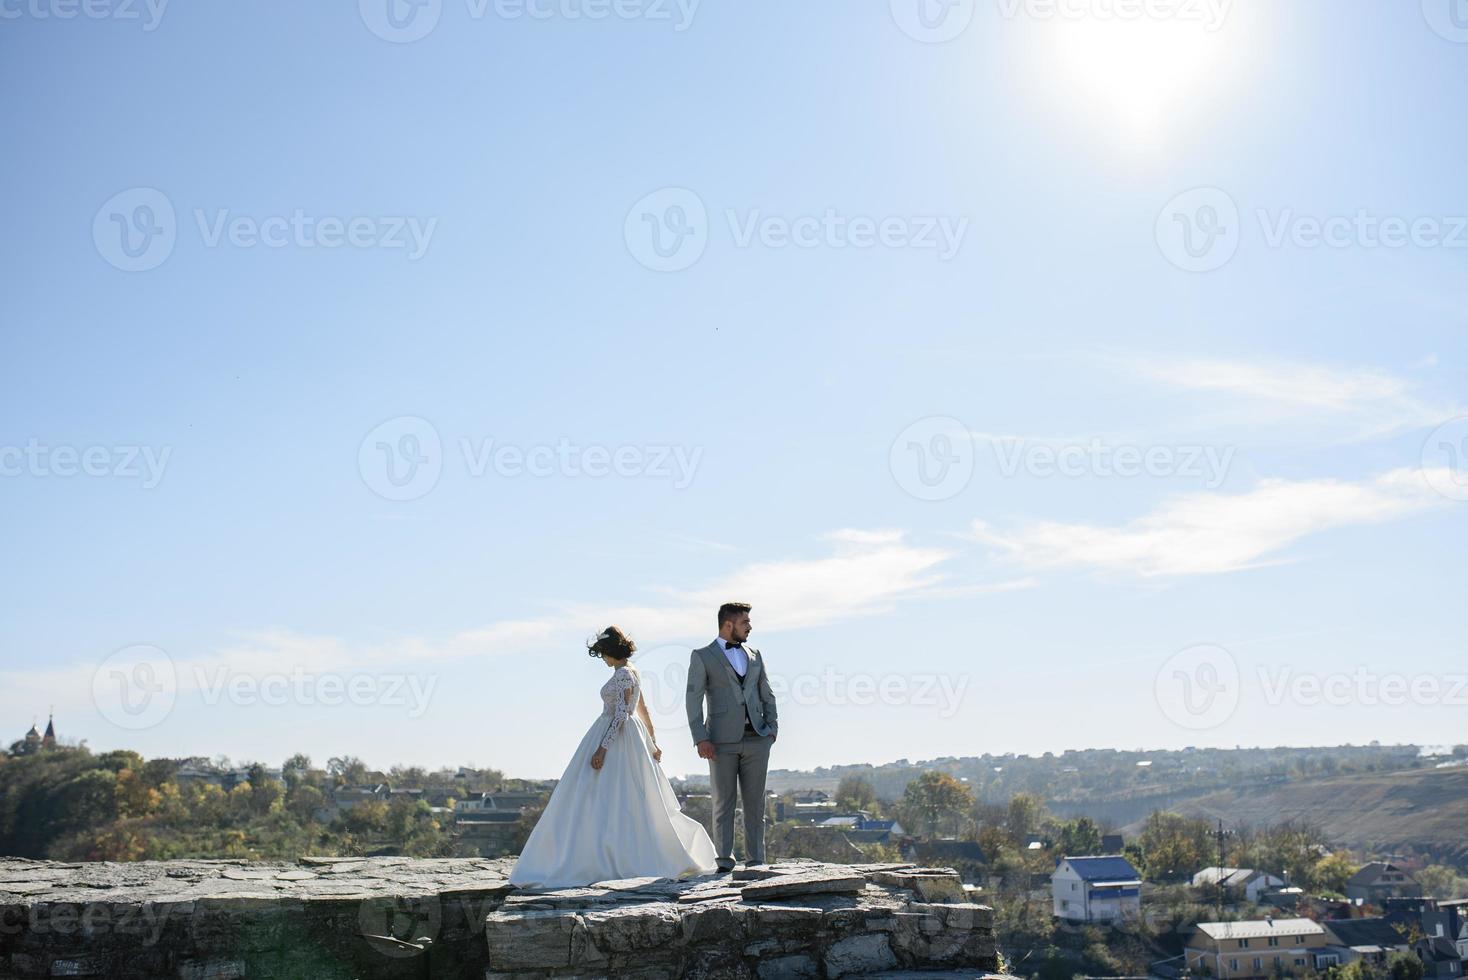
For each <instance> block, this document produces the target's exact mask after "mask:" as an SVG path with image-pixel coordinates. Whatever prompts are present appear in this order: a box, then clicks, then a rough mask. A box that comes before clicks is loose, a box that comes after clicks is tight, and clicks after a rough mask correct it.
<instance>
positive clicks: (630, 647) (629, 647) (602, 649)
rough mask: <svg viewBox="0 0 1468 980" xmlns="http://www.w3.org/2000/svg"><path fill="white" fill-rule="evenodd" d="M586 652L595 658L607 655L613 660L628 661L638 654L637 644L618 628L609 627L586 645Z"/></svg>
mask: <svg viewBox="0 0 1468 980" xmlns="http://www.w3.org/2000/svg"><path fill="white" fill-rule="evenodd" d="M586 652H587V653H588V654H590V655H591V656H593V657H600V656H602V655H603V654H605V655H606V656H608V657H611V658H612V659H613V660H626V659H627V658H628V657H630V656H632V654H634V653H636V652H637V644H636V643H633V642H632V638H631V637H630V636H628V635H627V634H626V633H623V632H622V631H621V630H620V629H618V628H617V627H615V626H608V627H607V628H606V629H604V630H602V631H601V632H600V633H598V634H597V635H596V636H595V637H593V638H592V639H591V641H590V642H588V643H587V644H586Z"/></svg>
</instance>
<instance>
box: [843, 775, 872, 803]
mask: <svg viewBox="0 0 1468 980" xmlns="http://www.w3.org/2000/svg"><path fill="white" fill-rule="evenodd" d="M836 805H837V806H838V807H840V808H841V809H843V810H867V811H872V810H875V809H876V807H877V791H876V790H874V789H873V788H872V784H871V783H870V782H869V781H868V780H866V779H863V778H862V777H861V776H843V777H841V782H840V783H839V784H838V785H837V786H836Z"/></svg>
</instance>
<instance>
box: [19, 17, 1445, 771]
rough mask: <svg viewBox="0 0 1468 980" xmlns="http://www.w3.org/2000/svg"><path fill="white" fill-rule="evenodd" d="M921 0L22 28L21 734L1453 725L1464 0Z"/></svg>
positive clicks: (960, 749)
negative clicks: (732, 683)
mask: <svg viewBox="0 0 1468 980" xmlns="http://www.w3.org/2000/svg"><path fill="white" fill-rule="evenodd" d="M389 2H391V3H393V4H394V6H393V7H392V8H389V7H388V6H387V4H388V3H389ZM917 2H918V0H892V2H891V3H869V4H864V5H852V4H846V3H842V4H837V3H834V2H818V3H808V4H777V3H741V4H737V5H736V4H730V3H723V2H717V0H704V2H702V3H698V4H692V3H691V2H685V3H684V4H683V5H681V6H680V5H678V4H676V3H673V2H672V0H668V2H663V0H622V2H621V3H619V4H617V5H615V6H613V5H611V4H601V5H598V4H597V2H596V0H591V3H590V4H589V5H588V4H586V3H584V2H582V0H574V2H573V0H536V2H535V3H531V4H530V6H529V7H527V6H526V5H525V4H524V3H516V2H512V0H501V2H500V3H498V4H495V3H489V4H487V5H485V4H480V3H479V2H478V0H439V2H437V3H433V2H431V0H430V2H429V3H428V4H427V5H426V6H422V7H417V8H415V7H411V6H408V5H407V4H406V3H405V2H404V0H361V3H358V4H353V3H338V4H330V5H327V4H310V5H302V4H296V3H286V2H273V0H272V2H262V3H256V4H252V5H184V4H162V5H160V4H159V3H158V2H157V0H155V2H154V5H153V6H151V7H150V6H148V5H147V4H145V3H142V2H141V0H139V2H136V3H133V2H127V3H124V2H123V0H115V2H111V3H108V2H103V0H94V2H93V3H92V4H91V5H90V6H88V7H86V8H82V7H80V5H79V4H78V5H76V6H73V5H71V4H70V3H68V0H7V2H6V3H5V4H3V5H0V7H3V13H4V15H5V17H4V22H3V23H0V52H3V58H0V72H3V75H4V80H5V83H6V89H7V91H8V92H10V93H11V97H10V98H8V99H7V100H6V102H5V106H4V108H3V109H0V113H3V116H4V122H5V126H4V130H5V133H6V141H7V149H8V152H7V153H5V154H4V155H3V157H0V176H3V178H4V179H3V187H4V188H5V190H4V191H3V194H4V196H5V200H6V209H5V210H6V214H7V217H8V222H7V227H8V229H9V231H8V233H7V234H6V235H5V236H3V238H0V243H3V244H0V249H3V255H0V258H3V260H4V266H5V268H6V269H8V270H10V273H11V274H10V276H9V277H8V278H7V287H6V289H5V290H4V291H3V293H0V330H3V335H0V352H3V361H4V364H5V367H6V372H5V380H6V383H5V384H4V386H3V387H0V407H3V416H0V418H3V426H0V470H3V475H0V501H3V509H0V515H3V516H0V522H3V524H0V526H3V529H4V538H5V541H6V544H7V549H6V550H7V554H8V556H9V559H10V560H8V561H7V562H6V563H5V570H4V572H3V573H0V574H3V581H0V616H3V621H4V623H5V627H6V628H5V629H4V630H3V632H0V705H3V715H0V717H3V718H5V719H8V721H7V724H8V725H9V727H10V729H12V730H13V732H12V735H8V736H6V737H7V738H10V737H19V736H20V735H21V733H22V732H23V731H24V730H25V728H26V727H27V726H28V725H29V724H30V723H31V721H32V719H33V717H36V716H39V717H40V719H41V720H42V723H43V724H44V717H45V713H46V711H47V709H48V706H50V705H51V704H55V705H56V711H57V723H58V727H59V729H60V730H61V733H62V735H63V737H71V738H84V739H86V740H87V741H88V742H89V744H91V745H92V746H93V747H95V748H112V747H131V748H136V749H137V750H139V751H142V752H144V753H145V754H148V755H170V756H179V755H189V754H203V755H210V756H213V755H218V754H227V755H229V756H231V757H232V758H234V759H236V760H241V759H260V760H264V761H267V762H272V763H276V764H278V763H279V761H280V760H281V759H283V758H285V757H286V756H287V755H289V754H290V753H292V752H295V751H304V752H307V753H308V754H310V755H312V756H313V758H315V760H316V761H317V762H318V763H324V761H325V760H326V758H327V757H329V756H332V755H339V754H345V753H350V754H356V755H359V756H362V757H363V758H365V759H366V760H367V761H368V762H370V763H372V764H374V765H379V766H384V767H385V766H388V765H391V764H394V763H416V764H424V765H440V764H442V765H450V764H461V763H465V764H467V763H475V764H478V765H492V766H497V767H500V768H503V769H505V770H507V771H509V772H511V773H513V774H516V775H525V776H554V775H558V774H559V773H560V770H561V767H562V766H563V765H564V760H565V759H566V758H568V757H569V754H570V752H571V750H572V748H573V747H574V745H575V744H576V741H577V740H578V739H579V738H580V736H581V735H582V733H584V731H585V729H586V726H587V725H589V724H591V723H592V722H593V721H594V719H595V715H596V712H597V711H598V710H599V702H598V701H597V696H596V689H597V687H598V686H599V685H600V683H601V682H602V681H603V680H604V671H605V668H604V667H603V666H602V665H600V664H599V663H598V662H594V661H591V660H589V659H588V658H587V657H586V656H585V654H584V652H582V651H583V648H582V643H583V642H584V640H585V638H586V637H587V636H588V635H589V634H591V633H594V632H595V631H596V630H598V629H600V628H601V627H602V626H604V625H606V623H608V622H617V623H619V624H620V625H621V626H623V627H624V628H625V629H626V630H627V631H628V632H630V633H631V634H632V635H633V636H634V637H635V638H636V639H637V640H638V642H639V644H640V645H641V646H642V647H643V651H644V652H643V653H642V654H641V655H640V661H641V663H642V668H643V673H644V676H645V678H646V679H647V680H648V690H649V698H650V701H651V703H652V705H653V709H654V717H655V719H656V720H657V722H658V725H659V728H660V730H661V731H662V732H663V733H664V734H663V739H662V741H663V742H664V746H665V748H666V749H667V756H666V757H665V767H666V768H667V769H668V771H669V772H671V773H684V772H694V771H699V770H700V765H701V764H700V762H699V760H698V759H697V758H696V755H695V754H694V751H693V748H692V746H691V744H688V739H687V734H686V722H684V721H682V720H680V715H681V689H680V687H679V683H680V681H679V676H680V675H679V671H680V669H681V667H682V665H685V664H686V660H687V651H688V648H689V647H690V646H691V645H694V644H697V645H702V644H703V643H705V642H707V641H708V640H709V639H710V638H711V636H712V632H713V613H714V609H715V607H716V606H717V604H718V602H719V601H721V600H723V599H725V598H738V599H745V600H747V601H750V602H753V603H754V604H755V606H756V609H755V617H754V619H755V630H756V632H755V639H754V643H755V645H756V646H759V647H761V648H762V649H763V650H764V652H765V655H766V657H767V663H768V667H769V670H770V671H771V673H772V675H774V676H776V677H777V678H778V679H779V681H780V682H781V683H782V684H783V685H784V690H785V692H786V696H785V698H784V700H783V701H782V705H783V710H782V713H781V714H782V735H781V739H780V742H779V744H778V745H777V747H776V750H775V756H774V759H773V761H772V765H775V766H777V767H778V766H785V767H809V766H816V765H827V764H836V763H851V762H862V761H868V762H878V763H879V762H884V761H890V760H893V759H896V758H900V757H907V758H910V759H922V758H932V757H936V756H943V755H965V754H977V753H981V752H985V751H991V752H1041V751H1047V750H1048V751H1060V750H1063V749H1065V748H1083V747H1089V746H1116V747H1128V748H1130V747H1179V746H1184V745H1224V746H1229V745H1236V744H1244V745H1257V744H1322V743H1341V742H1348V741H1349V742H1356V743H1363V742H1367V741H1370V740H1372V739H1379V740H1382V741H1408V740H1412V741H1419V742H1425V743H1443V742H1450V741H1455V740H1456V741H1462V739H1463V734H1462V728H1461V721H1460V719H1461V717H1462V708H1463V706H1464V705H1465V704H1468V687H1465V684H1464V677H1465V668H1463V666H1462V665H1463V663H1464V657H1463V654H1464V650H1463V642H1464V640H1463V637H1464V632H1463V613H1462V602H1461V596H1462V595H1463V591H1464V589H1463V587H1464V584H1465V583H1464V578H1465V573H1464V571H1463V561H1462V558H1463V546H1462V543H1463V541H1464V540H1465V538H1464V530H1465V524H1468V503H1465V502H1464V499H1463V498H1465V497H1468V462H1465V459H1468V422H1464V421H1462V418H1463V416H1465V415H1468V404H1465V403H1468V395H1465V394H1464V392H1465V382H1468V369H1465V357H1468V341H1465V339H1464V337H1465V330H1464V327H1465V325H1468V324H1465V320H1468V317H1465V314H1464V307H1463V304H1462V302H1461V297H1462V295H1463V292H1464V288H1465V285H1468V274H1465V265H1464V260H1465V258H1468V221H1465V219H1464V218H1463V217H1462V216H1465V215H1468V190H1465V188H1464V184H1463V181H1462V161H1463V159H1464V154H1465V150H1468V133H1465V127H1468V123H1465V121H1464V118H1465V117H1464V116H1463V114H1462V112H1461V93H1462V91H1463V90H1464V85H1465V82H1468V10H1454V8H1453V6H1452V4H1453V3H1455V2H1457V0H1423V2H1421V3H1418V2H1416V0H1412V2H1404V3H1400V4H1378V3H1370V2H1367V0H1332V2H1329V3H1327V2H1325V0H1306V2H1301V3H1296V4H1289V5H1282V4H1277V3H1267V2H1263V0H1237V2H1233V3H1228V2H1224V0H1216V2H1213V3H1208V2H1204V0H1197V2H1194V0H1177V2H1169V0H1154V2H1153V3H1151V4H1149V5H1142V4H1139V3H1132V2H1129V0H1092V2H1083V0H1073V2H1066V3H1060V4H1059V5H1058V6H1057V5H1055V4H1047V3H1046V2H1045V0H990V2H987V3H985V2H969V0H959V2H956V3H953V4H950V5H948V6H946V7H945V6H942V5H941V4H940V3H938V2H937V0H925V2H927V4H928V5H927V6H925V7H923V8H922V9H921V10H920V9H919V8H918V6H917ZM390 9H391V13H392V17H391V18H389V16H388V14H389V11H390ZM68 14H73V15H74V16H67V15H68ZM532 14H533V15H534V16H532ZM1455 14H1456V15H1457V19H1454V15H1455ZM920 15H921V16H920ZM1460 24H1462V25H1464V26H1462V27H1460V26H1459V25H1460ZM419 34H421V36H417V35H419ZM415 38H416V39H415ZM945 38H946V39H945ZM654 231H656V232H657V235H658V237H657V238H656V240H654V238H653V232H654ZM145 232H149V233H151V234H145ZM124 233H125V234H126V237H124ZM1455 420H1457V421H1455ZM506 447H508V448H506ZM88 453H90V455H88ZM496 453H498V455H496ZM1118 453H1119V454H1120V455H1121V457H1122V459H1123V465H1122V469H1123V470H1128V471H1129V472H1130V471H1136V472H1132V475H1119V474H1118V473H1117V465H1116V464H1117V456H1118ZM83 460H86V461H87V462H86V465H85V467H84V466H83V463H82V461H83ZM413 460H417V461H418V462H417V464H416V466H417V468H416V469H414V468H413V466H414V463H413V462H412V461H413ZM1127 461H1130V462H1127ZM1455 464H1456V468H1455ZM89 474H90V475H89ZM596 474H601V475H596ZM394 498H397V499H394ZM1399 689H1400V690H1399ZM1400 692H1405V693H1400Z"/></svg>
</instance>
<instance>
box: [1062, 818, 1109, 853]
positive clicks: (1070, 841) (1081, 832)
mask: <svg viewBox="0 0 1468 980" xmlns="http://www.w3.org/2000/svg"><path fill="white" fill-rule="evenodd" d="M1060 850H1061V852H1062V853H1064V854H1067V855H1086V854H1099V853H1101V828H1099V827H1097V826H1096V821H1094V820H1092V819H1091V818H1090V817H1077V818H1076V819H1075V820H1070V821H1067V822H1066V823H1065V824H1064V826H1062V827H1061V828H1060Z"/></svg>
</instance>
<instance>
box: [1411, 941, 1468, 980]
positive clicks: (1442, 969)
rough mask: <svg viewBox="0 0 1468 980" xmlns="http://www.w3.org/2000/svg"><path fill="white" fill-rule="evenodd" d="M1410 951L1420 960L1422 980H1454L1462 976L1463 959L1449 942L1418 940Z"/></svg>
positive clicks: (1455, 947)
mask: <svg viewBox="0 0 1468 980" xmlns="http://www.w3.org/2000/svg"><path fill="white" fill-rule="evenodd" d="M1412 951H1413V952H1415V953H1416V954H1417V956H1418V958H1419V959H1421V960H1422V980H1456V978H1458V977H1461V976H1462V975H1463V957H1462V956H1461V955H1460V954H1459V953H1458V947H1457V946H1456V945H1454V944H1453V943H1452V941H1450V940H1447V939H1443V938H1442V937H1440V936H1433V937H1431V938H1429V939H1419V940H1418V941H1417V942H1416V944H1415V945H1414V946H1413V947H1412Z"/></svg>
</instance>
